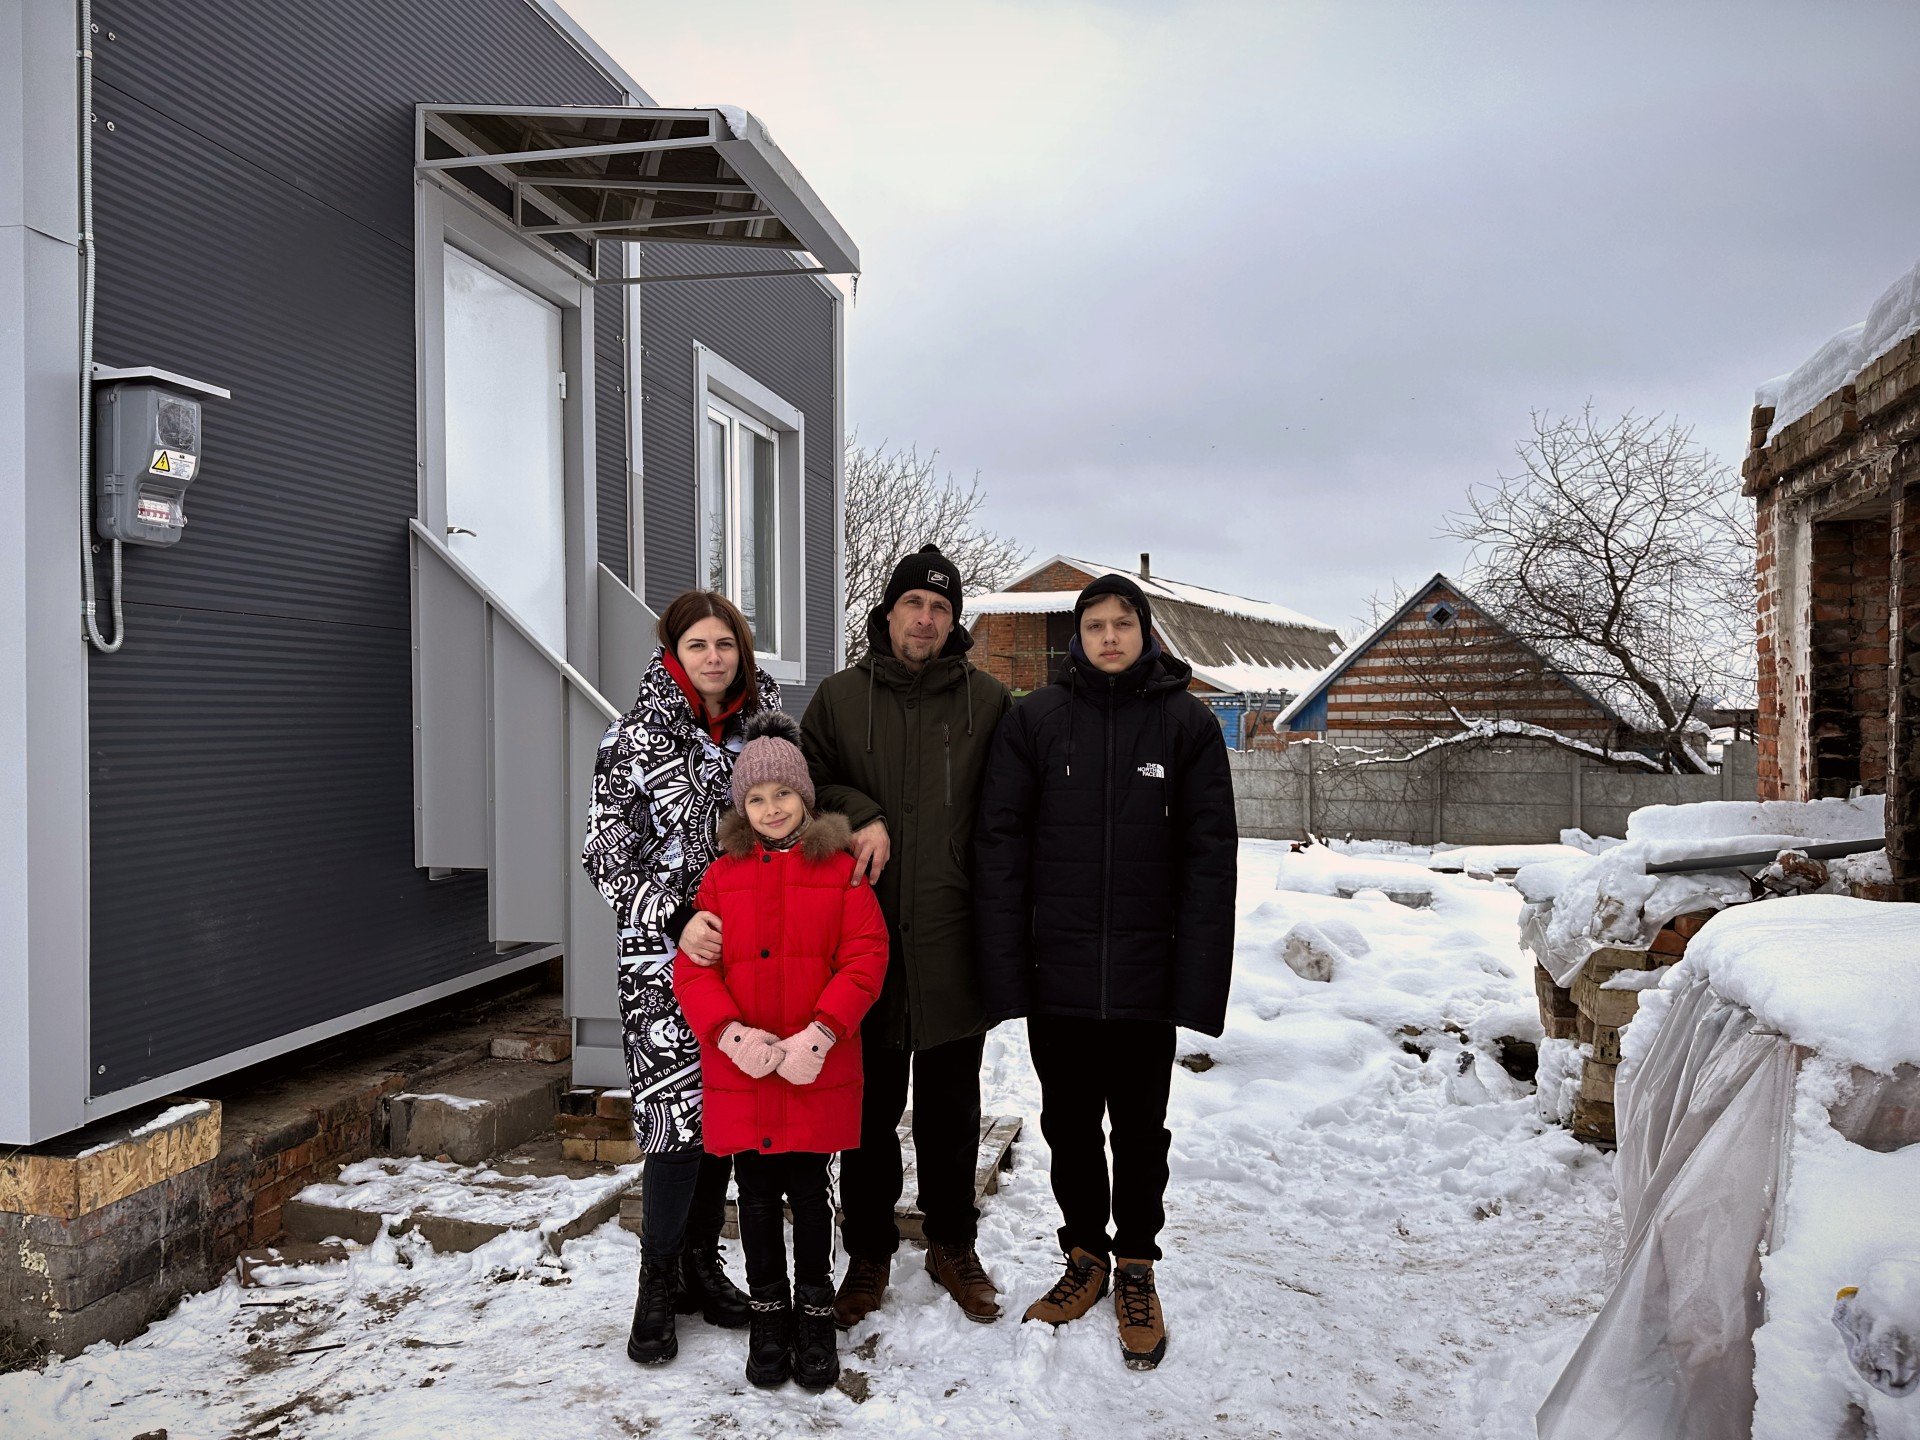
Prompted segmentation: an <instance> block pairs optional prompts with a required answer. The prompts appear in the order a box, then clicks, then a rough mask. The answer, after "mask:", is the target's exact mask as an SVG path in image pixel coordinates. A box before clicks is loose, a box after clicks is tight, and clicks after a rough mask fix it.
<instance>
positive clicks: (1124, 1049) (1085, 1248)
mask: <svg viewBox="0 0 1920 1440" xmlns="http://www.w3.org/2000/svg"><path fill="white" fill-rule="evenodd" d="M1074 623H1075V629H1076V634H1075V637H1074V639H1073V641H1072V643H1071V645H1070V647H1069V651H1068V657H1067V659H1066V661H1065V662H1064V663H1063V664H1062V665H1061V667H1060V672H1059V674H1058V675H1056V676H1055V678H1054V681H1053V683H1052V684H1051V685H1048V686H1045V687H1044V688H1042V689H1040V690H1037V691H1035V692H1034V693H1033V694H1031V695H1029V696H1027V697H1026V698H1025V699H1023V700H1021V701H1020V702H1019V703H1018V704H1017V705H1016V706H1015V707H1014V709H1013V710H1012V712H1011V713H1010V714H1008V716H1007V718H1006V719H1005V720H1003V721H1002V722H1001V724H1000V727H999V730H998V733H997V734H996V735H995V736H994V743H993V750H992V753H991V754H990V755H989V757H988V761H987V775H986V782H985V785H984V787H983V790H982V793H981V801H980V815H979V821H978V824H977V826H976V829H975V856H976V860H977V864H976V883H975V889H974V894H975V897H976V899H975V907H976V927H975V933H976V936H977V943H978V956H979V966H980V976H981V983H982V986H983V988H984V991H985V994H986V1004H987V1015H988V1018H989V1020H993V1021H998V1020H1004V1019H1010V1018H1012V1017H1015V1016H1026V1017H1027V1034H1028V1038H1029V1040H1030V1042H1031V1044H1032V1049H1033V1065H1034V1069H1035V1071H1037V1072H1038V1074H1039V1076H1040V1094H1041V1102H1040V1128H1041V1132H1042V1133H1043V1134H1044V1135H1045V1136H1046V1138H1047V1144H1048V1145H1049V1146H1050V1147H1051V1148H1052V1150H1053V1193H1054V1198H1055V1199H1056V1200H1057V1201H1058V1202H1059V1205H1060V1218H1061V1221H1062V1224H1061V1226H1060V1248H1061V1250H1062V1251H1064V1252H1065V1254H1066V1262H1067V1263H1066V1271H1065V1273H1064V1274H1063V1275H1062V1276H1061V1278H1060V1280H1059V1282H1058V1283H1057V1284H1055V1285H1054V1287H1053V1288H1052V1289H1051V1290H1049V1291H1048V1292H1047V1293H1046V1294H1045V1295H1044V1296H1042V1297H1041V1298H1040V1299H1039V1300H1036V1301H1035V1302H1034V1303H1033V1304H1032V1305H1031V1306H1030V1307H1029V1308H1028V1310H1027V1312H1026V1315H1025V1317H1024V1318H1025V1319H1027V1320H1042V1321H1046V1322H1048V1323H1050V1324H1054V1325H1062V1324H1065V1323H1066V1322H1068V1321H1070V1320H1076V1319H1078V1318H1079V1317H1081V1316H1082V1315H1084V1314H1086V1313H1087V1312H1088V1311H1089V1310H1091V1309H1092V1308H1093V1306H1094V1305H1095V1304H1096V1303H1097V1302H1098V1301H1099V1300H1100V1298H1101V1297H1102V1296H1103V1295H1105V1294H1106V1293H1107V1287H1108V1284H1109V1281H1110V1280H1111V1283H1112V1286H1113V1292H1114V1309H1115V1312H1116V1315H1117V1317H1118V1320H1119V1329H1120V1350H1121V1354H1122V1356H1123V1358H1124V1359H1125V1361H1126V1364H1127V1366H1128V1368H1130V1369H1135V1370H1150V1369H1152V1368H1153V1367H1154V1366H1155V1365H1157V1364H1159V1363H1160V1359H1161V1357H1162V1356H1163V1355H1164V1354H1165V1353H1166V1348H1167V1333H1166V1322H1165V1318H1164V1316H1163V1315H1162V1313H1161V1308H1160V1300H1159V1295H1158V1292H1157V1291H1156V1289H1155V1285H1154V1274H1153V1267H1154V1262H1155V1261H1156V1260H1158V1259H1159V1258H1160V1249H1159V1246H1158V1244H1157V1240H1158V1237H1159V1233H1160V1228H1161V1226H1162V1225H1163V1224H1164V1223H1165V1220H1166V1212H1165V1208H1164V1204H1163V1199H1164V1196H1165V1193H1166V1186H1167V1147H1168V1144H1169V1142H1170V1141H1171V1139H1172V1137H1171V1136H1170V1135H1169V1134H1168V1132H1167V1129H1166V1116H1167V1094H1168V1090H1169V1088H1170V1086H1171V1084H1172V1075H1173V1053H1174V1027H1175V1026H1176V1025H1185V1026H1187V1027H1188V1028H1189V1029H1193V1030H1199V1031H1202V1032H1203V1033H1205V1034H1208V1035H1218V1034H1219V1033H1220V1031H1221V1028H1222V1026H1223V1025H1224V1024H1225V1021H1226V1005H1227V986H1228V981H1229V978H1230V975H1231V972H1232V965H1233V899H1234V879H1235V861H1236V851H1237V847H1238V843H1239V837H1238V832H1237V831H1236V829H1235V826H1234V818H1233V783H1232V778H1231V775H1230V773H1229V771H1228V767H1227V747H1226V740H1225V738H1224V737H1223V736H1222V734H1221V731H1220V726H1219V724H1218V722H1217V721H1215V720H1214V718H1213V714H1212V712H1211V711H1209V710H1208V709H1207V708H1206V706H1204V705H1203V704H1201V703H1200V701H1198V700H1196V699H1195V698H1194V697H1193V696H1192V695H1191V694H1189V693H1188V691H1187V682H1188V680H1189V679H1190V678H1191V677H1192V673H1193V672H1192V670H1191V668H1190V667H1189V666H1187V665H1186V664H1185V663H1184V662H1183V661H1180V660H1177V659H1175V658H1174V657H1172V656H1170V655H1168V654H1167V653H1166V652H1165V651H1164V650H1163V649H1162V648H1161V646H1160V642H1159V641H1158V639H1156V638H1155V636H1154V634H1153V614H1152V610H1151V608H1150V607H1149V605H1148V602H1147V597H1146V595H1145V594H1144V593H1142V591H1141V589H1140V587H1139V586H1138V585H1136V584H1134V583H1133V581H1131V580H1129V579H1127V578H1126V577H1125V576H1121V575H1105V576H1102V577H1101V578H1100V579H1098V580H1095V581H1094V582H1093V583H1092V584H1090V585H1088V586H1087V588H1086V589H1085V590H1083V591H1081V592H1080V595H1079V597H1078V599H1077V600H1076V601H1075V602H1074ZM1103 1119H1105V1120H1107V1121H1109V1122H1110V1123H1111V1126H1112V1132H1113V1144H1112V1149H1113V1164H1112V1172H1111V1178H1109V1171H1108V1164H1107V1147H1106V1143H1105V1140H1104V1138H1103V1135H1102V1131H1101V1124H1102V1120H1103ZM1109 1215H1111V1218H1112V1220H1113V1222H1114V1229H1113V1231H1112V1234H1111V1237H1109V1233H1108V1230H1107V1222H1108V1218H1109ZM1109 1257H1111V1258H1109Z"/></svg>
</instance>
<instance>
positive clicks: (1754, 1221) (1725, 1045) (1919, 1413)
mask: <svg viewBox="0 0 1920 1440" xmlns="http://www.w3.org/2000/svg"><path fill="white" fill-rule="evenodd" d="M1778 903H1780V904H1783V905H1785V904H1790V903H1793V902H1778ZM1714 923H1715V924H1718V923H1719V921H1718V920H1716V921H1715V922H1714ZM1711 928H1712V927H1711V926H1709V927H1708V929H1709V930H1711ZM1702 933H1703V934H1705V933H1707V932H1705V931H1703V932H1702ZM1670 980H1671V982H1677V983H1673V984H1672V986H1671V988H1669V989H1668V990H1666V991H1664V992H1663V995H1662V998H1663V999H1664V1000H1665V1001H1666V1002H1667V1003H1666V1005H1665V1006H1664V1007H1658V1008H1657V1010H1656V1014H1655V1015H1654V1016H1647V1017H1643V1020H1645V1019H1652V1020H1654V1022H1655V1023H1656V1024H1657V1025H1658V1029H1657V1031H1656V1033H1655V1034H1654V1036H1653V1038H1652V1043H1651V1045H1650V1046H1648V1045H1646V1044H1644V1042H1643V1043H1642V1045H1640V1046H1638V1047H1630V1048H1631V1050H1637V1051H1638V1053H1637V1054H1635V1053H1629V1055H1628V1058H1627V1063H1625V1064H1623V1066H1622V1069H1621V1094H1620V1099H1619V1104H1620V1107H1621V1109H1620V1116H1619V1119H1620V1135H1621V1142H1620V1150H1619V1155H1618V1162H1617V1164H1618V1172H1619V1182H1620V1196H1621V1206H1622V1209H1623V1212H1624V1218H1625V1222H1626V1249H1625V1255H1624V1258H1623V1259H1622V1262H1621V1273H1620V1278H1619V1280H1618V1282H1617V1283H1616V1284H1615V1286H1614V1290H1613V1293H1612V1295H1611V1296H1610V1297H1609V1299H1608V1300H1607V1303H1606V1305H1605V1307H1604V1308H1603V1309H1602V1310H1601V1312H1600V1314H1599V1316H1598V1317H1597V1318H1596V1319H1595V1320H1594V1323H1593V1325H1592V1327H1591V1328H1590V1329H1589V1331H1588V1332H1587V1335H1586V1338H1585V1339H1584V1340H1583V1341H1582V1342H1581V1344H1580V1347H1579V1348H1578V1349H1577V1350H1576V1351H1575V1352H1574V1355H1573V1358H1572V1360H1571V1361H1570V1362H1569V1363H1568V1365H1567V1368H1566V1370H1565V1371H1564V1372H1563V1373H1562V1375H1561V1377H1560V1380H1559V1382H1558V1383H1557V1384H1556V1385H1555V1386H1554V1388H1553V1391H1552V1392H1551V1394H1549V1395H1548V1397H1547V1401H1546V1403H1545V1404H1544V1405H1543V1406H1542V1407H1541V1409H1540V1413H1539V1417H1538V1424H1539V1433H1540V1436H1541V1437H1542V1440H1666V1437H1676V1440H1677V1437H1686V1440H1747V1437H1750V1436H1753V1437H1759V1440H1829V1437H1832V1440H1841V1437H1847V1440H1895V1437H1900V1440H1906V1437H1920V1408H1916V1407H1915V1406H1913V1405H1912V1404H1911V1403H1910V1400H1903V1399H1896V1398H1892V1397H1889V1396H1886V1395H1883V1394H1880V1393H1879V1392H1877V1391H1875V1390H1874V1389H1873V1388H1872V1387H1871V1386H1870V1385H1869V1384H1868V1383H1867V1382H1866V1381H1865V1380H1864V1379H1862V1378H1861V1377H1860V1376H1859V1375H1858V1374H1857V1373H1856V1372H1854V1371H1853V1369H1852V1367H1851V1366H1850V1365H1849V1364H1848V1363H1847V1360H1846V1352H1845V1342H1844V1338H1843V1337H1842V1336H1841V1334H1840V1333H1839V1332H1838V1331H1837V1330H1835V1329H1834V1328H1833V1327H1832V1325H1831V1324H1828V1323H1826V1313H1825V1310H1824V1309H1820V1310H1817V1312H1816V1313H1815V1314H1814V1315H1813V1316H1809V1315H1807V1314H1806V1313H1803V1312H1806V1311H1807V1310H1808V1308H1809V1307H1810V1306H1814V1307H1822V1306H1823V1307H1827V1308H1830V1307H1831V1305H1832V1303H1833V1293H1834V1290H1835V1289H1837V1288H1838V1287H1839V1286H1841V1285H1845V1284H1849V1283H1858V1280H1859V1278H1860V1277H1859V1276H1858V1275H1855V1274H1852V1273H1850V1272H1851V1271H1852V1270H1854V1269H1858V1268H1862V1267H1864V1266H1865V1265H1867V1263H1868V1262H1869V1260H1870V1259H1871V1258H1873V1252H1872V1249H1871V1246H1872V1244H1873V1243H1875V1237H1876V1236H1877V1237H1878V1243H1880V1244H1882V1245H1884V1244H1886V1243H1889V1242H1890V1243H1892V1244H1894V1245H1895V1246H1896V1247H1897V1246H1899V1245H1909V1246H1911V1247H1912V1248H1914V1249H1916V1250H1920V1223H1916V1224H1914V1225H1911V1226H1908V1227H1901V1226H1900V1225H1899V1222H1895V1228H1894V1230H1893V1232H1892V1234H1891V1235H1889V1234H1888V1233H1887V1232H1888V1227H1887V1226H1886V1225H1885V1224H1884V1223H1880V1222H1882V1221H1883V1220H1884V1218H1885V1217H1884V1216H1883V1215H1881V1214H1879V1213H1878V1212H1877V1211H1876V1212H1875V1214H1873V1215H1872V1216H1864V1215H1862V1216H1855V1215H1853V1214H1850V1213H1848V1212H1847V1210H1846V1208H1845V1207H1846V1205H1847V1204H1848V1203H1849V1202H1848V1201H1846V1200H1845V1199H1844V1198H1843V1199H1842V1200H1841V1201H1839V1202H1837V1203H1838V1206H1839V1209H1838V1213H1836V1201H1835V1200H1834V1199H1833V1197H1832V1196H1831V1195H1830V1194H1825V1195H1821V1194H1813V1193H1807V1194H1804V1195H1803V1194H1802V1191H1803V1190H1804V1191H1809V1192H1811V1191H1812V1189H1813V1188H1814V1180H1815V1177H1814V1170H1815V1168H1817V1167H1814V1166H1811V1165H1809V1166H1808V1167H1807V1169H1808V1174H1807V1176H1806V1178H1807V1180H1808V1182H1809V1183H1808V1185H1807V1186H1804V1187H1802V1188H1801V1189H1800V1190H1796V1189H1795V1187H1794V1180H1795V1170H1796V1167H1797V1166H1799V1165H1801V1163H1802V1162H1801V1160H1800V1158H1799V1157H1800V1155H1801V1153H1802V1152H1803V1151H1807V1152H1809V1155H1811V1152H1813V1151H1814V1150H1817V1149H1818V1148H1819V1146H1820V1145H1823V1144H1826V1143H1827V1137H1828V1136H1831V1137H1832V1142H1831V1143H1832V1144H1833V1145H1835V1146H1841V1147H1843V1148H1844V1149H1846V1150H1849V1151H1852V1152H1856V1153H1858V1154H1860V1155H1867V1156H1870V1157H1872V1158H1893V1152H1897V1151H1900V1150H1901V1149H1902V1147H1905V1146H1909V1145H1912V1144H1914V1143H1915V1142H1920V1075H1916V1072H1915V1070H1914V1068H1913V1067H1912V1066H1911V1065H1906V1066H1902V1067H1900V1068H1899V1069H1898V1070H1896V1071H1895V1072H1893V1073H1892V1074H1881V1073H1877V1072H1874V1071H1870V1070H1865V1069H1861V1068H1858V1067H1854V1066H1851V1065H1848V1064H1846V1063H1845V1062H1844V1061H1835V1060H1828V1059H1822V1058H1820V1057H1819V1056H1817V1055H1815V1053H1814V1052H1812V1051H1810V1050H1808V1049H1807V1048H1805V1047H1804V1046H1801V1045H1797V1044H1795V1043H1794V1041H1793V1040H1792V1039H1790V1038H1789V1037H1788V1036H1786V1035H1784V1034H1782V1033H1781V1032H1780V1031H1779V1030H1777V1029H1774V1028H1773V1027H1772V1026H1770V1025H1768V1024H1765V1023H1763V1022H1762V1021H1760V1020H1758V1019H1756V1017H1755V1016H1754V1014H1753V1013H1752V1012H1751V1011H1749V1010H1748V1009H1746V1008H1745V1007H1744V1006H1741V1005H1738V1004H1735V1003H1733V1002H1732V1001H1729V1000H1727V999H1725V998H1723V997H1722V996H1721V995H1719V994H1718V993H1716V991H1715V990H1714V988H1713V987H1712V986H1711V985H1710V984H1709V983H1708V981H1707V979H1706V977H1705V975H1704V973H1701V972H1700V971H1697V970H1695V971H1692V972H1690V973H1684V974H1681V973H1676V974H1675V975H1674V976H1672V977H1670ZM1661 1010H1664V1013H1663V1014H1661V1013H1660V1011H1661ZM1641 1023H1642V1021H1636V1022H1635V1027H1636V1028H1637V1027H1638V1026H1639V1025H1640V1024H1641ZM1631 1034H1632V1031H1631V1030H1630V1031H1629V1035H1631ZM1899 1158H1900V1160H1901V1161H1902V1162H1903V1163H1906V1162H1908V1161H1911V1160H1913V1159H1915V1158H1920V1150H1915V1151H1913V1152H1912V1154H1911V1155H1910V1156H1900V1157H1899ZM1783 1196H1785V1197H1786V1201H1785V1203H1781V1198H1780V1197H1783ZM1797 1201H1798V1203H1796V1202H1797ZM1862 1222H1865V1223H1862ZM1835 1237H1839V1238H1840V1239H1841V1240H1842V1241H1843V1242H1845V1243H1841V1244H1834V1243H1831V1242H1832V1241H1834V1239H1835ZM1856 1241H1857V1242H1858V1243H1855V1242H1856ZM1863 1246H1865V1247H1867V1248H1865V1249H1863V1248H1862V1247H1863ZM1850 1247H1851V1248H1850ZM1770 1253H1771V1255H1772V1259H1771V1260H1768V1261H1765V1262H1763V1256H1766V1255H1768V1254H1770ZM1793 1254H1798V1255H1801V1256H1803V1257H1804V1258H1805V1259H1806V1260H1808V1261H1810V1262H1811V1263H1804V1264H1802V1265H1801V1266H1800V1267H1799V1268H1800V1270H1801V1271H1803V1272H1804V1271H1813V1272H1818V1273H1817V1274H1815V1275H1814V1277H1813V1278H1812V1279H1811V1280H1809V1278H1808V1276H1807V1275H1806V1274H1804V1273H1802V1274H1792V1273H1790V1272H1791V1268H1792V1267H1782V1266H1780V1265H1778V1264H1777V1263H1776V1262H1781V1261H1784V1260H1786V1259H1787V1257H1788V1256H1789V1255H1793ZM1763 1265H1764V1273H1763ZM1776 1270H1778V1271H1780V1273H1779V1274H1778V1275H1776V1273H1775V1272H1776ZM1787 1282H1791V1283H1787ZM1810 1296H1811V1297H1812V1298H1811V1299H1810V1298H1809V1297H1810ZM1763 1325H1764V1326H1766V1327H1767V1328H1766V1330H1765V1331H1763V1332H1762V1334H1763V1338H1762V1341H1761V1344H1760V1347H1759V1349H1760V1351H1761V1352H1762V1353H1763V1362H1762V1364H1761V1366H1760V1367H1759V1374H1758V1375H1757V1376H1756V1343H1755V1334H1756V1331H1762V1327H1763ZM1770 1340H1771V1345H1772V1350H1773V1353H1772V1354H1765V1353H1764V1352H1767V1351H1768V1349H1769V1342H1770ZM1756 1385H1757V1386H1758V1390H1759V1393H1760V1398H1761V1404H1760V1407H1759V1409H1758V1410H1757V1411H1756V1407H1755V1396H1756Z"/></svg>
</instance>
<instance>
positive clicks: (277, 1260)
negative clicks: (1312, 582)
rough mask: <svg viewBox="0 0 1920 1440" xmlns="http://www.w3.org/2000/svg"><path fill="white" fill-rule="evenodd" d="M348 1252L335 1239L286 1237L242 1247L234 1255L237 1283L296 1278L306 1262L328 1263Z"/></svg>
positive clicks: (282, 1281)
mask: <svg viewBox="0 0 1920 1440" xmlns="http://www.w3.org/2000/svg"><path fill="white" fill-rule="evenodd" d="M350 1253H351V1252H350V1251H349V1250H348V1249H347V1247H346V1246H344V1245H342V1244H340V1243H339V1242H338V1241H334V1240H285V1241H282V1242H281V1243H280V1244H278V1245H256V1246H255V1247H254V1248H253V1249H251V1250H242V1251H241V1252H240V1254H239V1255H238V1257H236V1259H235V1262H234V1263H235V1268H236V1270H237V1271H238V1272H239V1276H240V1283H241V1285H242V1286H244V1287H246V1288H248V1289H261V1288H266V1287H271V1286H275V1285H291V1284H294V1283H296V1282H297V1280H298V1278H299V1274H298V1272H299V1271H300V1270H302V1269H303V1268H305V1267H306V1266H309V1265H331V1264H333V1263H334V1262H335V1261H337V1260H345V1259H346V1258H347V1256H348V1255H349V1254H350Z"/></svg>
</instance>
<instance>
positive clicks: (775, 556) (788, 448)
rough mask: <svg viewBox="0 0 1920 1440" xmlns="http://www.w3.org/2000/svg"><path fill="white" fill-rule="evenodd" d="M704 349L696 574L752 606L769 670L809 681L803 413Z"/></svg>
mask: <svg viewBox="0 0 1920 1440" xmlns="http://www.w3.org/2000/svg"><path fill="white" fill-rule="evenodd" d="M695 357H696V363H697V368H698V371H699V375H698V380H699V384H698V389H697V391H696V394H697V395H698V397H699V401H700V404H699V409H698V412H697V413H698V415H699V427H700V429H699V442H698V449H697V451H696V454H697V455H698V457H699V466H698V469H699V482H698V483H699V503H698V505H697V506H696V515H695V526H696V531H695V534H696V542H697V554H698V559H697V569H696V571H695V575H696V581H697V583H698V584H699V585H701V586H702V587H703V588H706V589H709V590H718V591H720V592H721V593H722V594H724V595H726V596H727V598H728V599H730V600H732V601H733V602H734V603H735V604H736V605H738V606H739V607H740V609H741V610H742V611H743V612H744V613H745V615H746V617H747V619H748V621H749V622H750V623H751V624H752V626H753V646H754V654H755V658H756V660H757V661H758V662H759V663H760V664H761V665H762V666H763V667H764V668H765V669H766V670H767V672H768V673H769V674H770V675H772V676H773V677H774V678H775V679H778V680H794V681H799V680H804V679H805V670H804V665H803V660H804V656H805V636H806V617H805V608H804V596H805V590H804V584H803V580H804V572H805V555H806V552H805V548H804V544H803V525H802V506H803V500H804V487H803V485H802V483H801V481H802V477H801V471H802V459H801V457H802V455H803V454H804V451H803V449H802V432H803V421H802V417H801V414H800V411H799V410H798V409H796V408H795V407H794V406H792V405H791V404H789V403H788V402H787V401H785V400H784V399H782V398H781V397H780V396H778V395H776V394H775V393H774V392H773V391H772V390H770V389H768V388H767V387H766V386H764V385H762V384H760V383H759V382H758V381H756V380H754V379H753V378H752V377H751V376H749V375H747V374H746V373H745V372H744V371H742V370H741V369H740V368H739V367H738V366H735V365H733V364H731V363H729V362H728V361H726V360H724V359H722V358H721V357H720V356H719V355H717V354H715V353H714V352H713V351H712V350H709V349H707V348H706V347H705V346H701V347H698V348H697V349H696V351H695Z"/></svg>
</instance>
